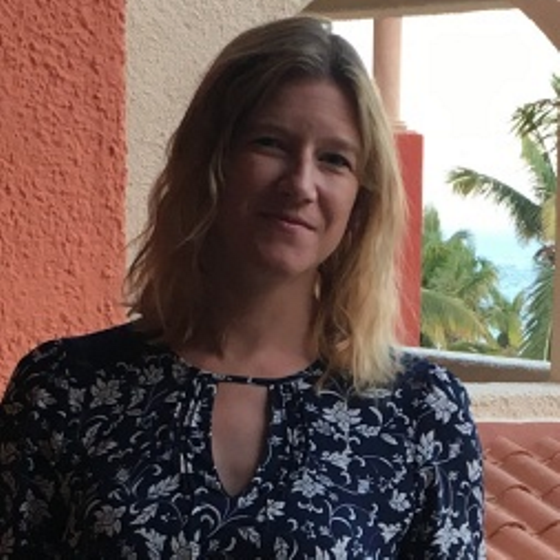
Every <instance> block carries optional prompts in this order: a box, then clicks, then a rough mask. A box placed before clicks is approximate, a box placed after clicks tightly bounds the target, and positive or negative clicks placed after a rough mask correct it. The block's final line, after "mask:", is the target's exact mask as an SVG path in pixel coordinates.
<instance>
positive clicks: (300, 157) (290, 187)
mask: <svg viewBox="0 0 560 560" xmlns="http://www.w3.org/2000/svg"><path fill="white" fill-rule="evenodd" d="M317 181H318V174H317V165H316V162H315V157H314V156H313V154H311V153H308V152H302V153H300V154H297V155H294V157H292V158H290V164H289V165H288V167H287V169H286V173H285V175H284V177H283V181H282V194H284V196H286V197H290V198H292V199H294V200H295V201H297V202H298V203H300V204H305V203H309V202H314V201H315V200H316V199H317V187H318V183H317Z"/></svg>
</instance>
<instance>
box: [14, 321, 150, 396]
mask: <svg viewBox="0 0 560 560" xmlns="http://www.w3.org/2000/svg"><path fill="white" fill-rule="evenodd" d="M155 348H156V347H152V346H151V345H150V344H149V343H148V340H147V337H146V336H145V335H143V334H141V333H140V332H139V331H138V330H137V329H136V328H135V325H134V324H133V323H127V324H123V325H119V326H116V327H112V328H108V329H104V330H100V331H96V332H93V333H89V334H84V335H80V336H73V337H65V338H58V339H53V340H49V341H46V342H43V343H41V344H40V345H38V346H37V347H36V348H34V349H33V350H31V351H30V352H29V353H28V354H26V355H25V356H24V357H23V358H22V359H21V360H20V361H19V363H18V365H17V366H16V369H15V371H14V373H13V374H12V377H11V379H10V381H9V384H8V387H7V389H6V395H5V400H6V401H9V400H10V398H11V397H13V396H14V395H17V394H18V393H19V394H21V393H24V394H26V395H27V396H28V398H30V397H31V396H32V395H35V396H37V395H41V394H43V395H44V394H46V392H45V391H46V389H47V388H48V390H49V392H50V393H52V392H53V391H56V392H60V391H65V390H69V389H70V388H71V387H72V386H76V385H79V384H80V383H81V381H86V380H87V379H91V378H90V376H88V372H91V371H98V370H102V369H105V368H109V369H110V368H111V366H112V365H113V364H117V363H126V362H133V361H137V360H138V359H139V357H141V356H142V355H145V354H146V353H148V352H150V351H155Z"/></svg>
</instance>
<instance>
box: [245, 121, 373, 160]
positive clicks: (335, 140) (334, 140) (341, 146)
mask: <svg viewBox="0 0 560 560" xmlns="http://www.w3.org/2000/svg"><path fill="white" fill-rule="evenodd" d="M254 129H257V130H259V129H263V130H264V131H267V132H268V131H270V132H273V133H276V134H285V135H288V136H290V131H289V130H287V129H286V128H284V127H283V126H282V125H281V124H278V123H276V122H274V121H269V120H264V119H263V120H259V119H255V120H249V121H248V122H247V124H246V126H245V127H244V131H243V132H244V133H245V134H246V133H247V132H248V131H250V130H254ZM322 140H323V141H324V143H325V144H328V145H329V146H332V147H333V148H334V149H336V150H341V151H344V152H349V153H351V154H353V155H354V156H355V157H356V158H359V157H360V154H361V152H362V150H361V147H360V146H359V145H358V144H356V142H353V141H352V140H350V139H349V138H346V137H345V136H338V135H337V136H327V137H325V138H323V139H322Z"/></svg>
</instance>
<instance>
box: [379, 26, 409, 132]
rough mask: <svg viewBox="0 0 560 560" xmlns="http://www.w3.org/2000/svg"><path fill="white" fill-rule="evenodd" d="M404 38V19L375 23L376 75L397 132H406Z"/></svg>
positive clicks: (386, 108)
mask: <svg viewBox="0 0 560 560" xmlns="http://www.w3.org/2000/svg"><path fill="white" fill-rule="evenodd" d="M401 37H402V19H401V18H398V17H391V18H382V19H376V20H374V29H373V75H374V77H375V81H376V82H377V85H378V86H379V90H380V92H381V97H382V99H383V103H384V105H385V110H386V111H387V114H388V115H389V118H390V119H391V122H392V123H393V126H394V127H395V128H396V129H397V130H399V129H404V128H405V126H404V123H403V122H402V121H401V42H402V39H401Z"/></svg>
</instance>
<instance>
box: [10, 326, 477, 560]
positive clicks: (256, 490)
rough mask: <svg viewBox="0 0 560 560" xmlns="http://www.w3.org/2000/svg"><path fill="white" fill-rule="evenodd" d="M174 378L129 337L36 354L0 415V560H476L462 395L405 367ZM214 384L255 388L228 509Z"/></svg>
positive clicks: (173, 359) (441, 377)
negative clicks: (254, 441) (218, 458)
mask: <svg viewBox="0 0 560 560" xmlns="http://www.w3.org/2000/svg"><path fill="white" fill-rule="evenodd" d="M322 373H323V366H322V364H321V363H320V362H316V363H314V364H312V365H310V366H309V367H308V368H306V369H305V370H303V371H301V372H299V373H297V374H295V375H292V376H290V377H286V378H283V379H278V380H267V379H255V378H245V377H238V376H224V375H216V374H214V373H211V372H207V371H202V370H200V369H197V368H196V367H193V366H191V365H188V364H187V363H185V362H184V361H183V360H182V359H181V358H179V357H178V356H177V355H176V354H174V353H173V352H171V351H170V350H169V349H168V348H165V347H163V346H154V345H152V344H149V343H148V342H147V341H146V340H145V339H144V338H143V336H142V335H140V334H138V333H136V332H134V330H133V329H132V328H131V327H130V326H121V327H117V328H114V329H110V330H107V331H103V332H99V333H95V334H92V335H87V336H83V337H77V338H71V339H62V340H56V341H52V342H48V343H46V344H43V345H41V346H40V347H38V348H37V349H35V350H34V351H33V352H31V353H30V354H29V355H27V356H26V357H25V358H24V359H23V360H22V361H21V362H20V364H19V366H18V368H17V369H16V371H15V373H14V375H13V377H12V380H11V382H10V384H9V387H8V389H7V392H6V394H5V398H4V401H3V403H2V406H1V407H0V558H2V559H10V560H12V559H26V560H28V559H31V558H36V559H37V560H39V559H46V558H56V559H58V558H60V559H62V558H64V559H71V558H76V559H80V560H86V559H89V558H96V559H99V558H102V559H117V558H126V559H128V560H143V559H161V558H164V559H172V560H186V559H227V558H230V559H240V560H241V559H242V560H250V559H263V560H264V559H280V560H287V559H315V560H327V559H337V560H338V559H360V560H366V559H377V560H390V559H413V558H417V559H426V560H427V559H432V558H433V559H443V558H448V559H453V560H461V559H464V560H465V559H469V560H470V559H480V558H484V544H483V532H482V511H483V489H482V466H481V452H480V447H479V441H478V438H477V434H476V429H475V425H474V423H473V420H472V418H471V416H470V413H469V408H468V398H467V395H466V392H465V390H464V389H463V387H462V385H461V384H460V383H459V382H458V381H457V380H456V379H455V378H454V377H453V376H452V375H451V374H450V373H449V372H447V371H446V370H444V369H442V368H440V367H438V366H435V365H433V364H431V363H428V362H426V361H423V360H420V359H418V358H413V357H410V356H409V357H407V358H406V359H404V360H403V366H402V372H401V373H400V374H399V375H398V376H397V378H396V380H395V382H394V383H393V384H392V385H391V386H386V387H381V388H377V389H374V390H371V391H369V392H368V393H367V394H366V395H361V396H358V395H356V394H355V393H354V392H353V391H352V389H351V387H350V385H349V383H348V382H347V381H345V380H344V379H342V378H334V379H333V380H331V381H329V382H328V383H327V384H326V386H324V387H323V388H322V390H321V391H317V390H316V388H315V387H314V385H315V383H316V381H317V380H318V378H319V377H320V376H321V374H322ZM219 383H255V384H259V385H263V386H265V387H266V388H267V390H268V394H269V402H270V408H271V415H270V423H269V427H268V434H267V438H266V444H265V447H264V452H263V455H262V458H261V462H260V464H259V466H258V467H257V470H256V472H255V474H254V477H253V479H252V481H251V482H250V484H249V485H248V487H247V488H246V489H245V490H244V491H243V492H242V493H241V494H239V495H237V496H235V497H232V496H229V495H228V494H227V493H226V492H225V490H224V489H223V487H222V485H221V483H220V479H219V477H218V475H217V472H216V468H215V466H214V463H213V460H212V453H211V415H212V407H213V399H214V397H215V395H216V388H217V385H218V384H219Z"/></svg>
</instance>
